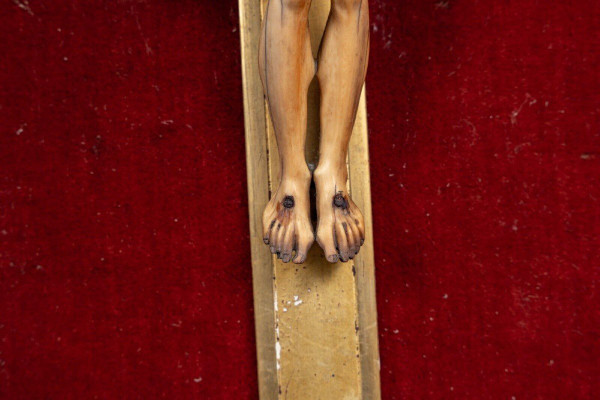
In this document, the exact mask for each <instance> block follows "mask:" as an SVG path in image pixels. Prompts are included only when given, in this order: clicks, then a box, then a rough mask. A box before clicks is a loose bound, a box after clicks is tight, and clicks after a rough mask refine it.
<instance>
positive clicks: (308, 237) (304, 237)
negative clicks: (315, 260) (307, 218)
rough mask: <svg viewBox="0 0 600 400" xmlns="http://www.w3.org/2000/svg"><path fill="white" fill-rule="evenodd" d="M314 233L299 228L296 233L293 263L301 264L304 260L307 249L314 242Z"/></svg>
mask: <svg viewBox="0 0 600 400" xmlns="http://www.w3.org/2000/svg"><path fill="white" fill-rule="evenodd" d="M314 240H315V239H314V234H313V233H312V229H311V230H308V229H307V230H299V232H297V234H296V256H295V257H294V263H296V264H302V263H303V262H304V261H306V257H307V255H308V250H310V247H311V246H312V244H313V242H314Z"/></svg>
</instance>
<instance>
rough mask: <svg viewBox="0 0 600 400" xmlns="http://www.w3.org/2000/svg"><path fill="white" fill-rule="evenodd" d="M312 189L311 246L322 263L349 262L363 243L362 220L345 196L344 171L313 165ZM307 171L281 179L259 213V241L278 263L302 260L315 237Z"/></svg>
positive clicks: (363, 230) (345, 174) (301, 261)
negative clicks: (312, 213)
mask: <svg viewBox="0 0 600 400" xmlns="http://www.w3.org/2000/svg"><path fill="white" fill-rule="evenodd" d="M314 179H315V186H316V189H317V217H318V222H317V234H316V240H317V243H319V245H320V246H321V248H322V249H323V251H324V252H325V257H326V258H327V261H329V262H331V263H335V262H337V261H339V260H341V261H343V262H346V261H348V260H350V259H353V258H354V256H355V255H356V254H357V253H358V251H359V250H360V247H361V246H362V244H363V243H364V240H365V224H364V220H363V215H362V213H361V212H360V210H359V209H358V207H357V206H356V204H354V202H353V201H352V200H351V199H350V197H349V196H348V192H347V191H346V180H347V173H346V166H345V165H342V166H340V167H339V168H330V167H321V166H319V167H318V168H317V169H316V170H315V173H314ZM310 182H311V175H310V172H309V171H308V169H306V171H304V172H302V173H301V176H284V177H282V179H281V183H280V185H279V188H278V189H277V192H276V193H275V194H274V195H273V197H272V198H271V200H270V201H269V203H268V204H267V206H266V207H265V211H264V213H263V232H264V236H263V238H264V239H263V240H264V242H265V244H267V245H268V246H269V247H270V249H271V253H273V254H277V258H280V259H281V260H282V261H283V262H284V263H287V262H289V261H293V262H294V263H296V264H301V263H303V262H304V261H305V260H306V256H307V254H308V251H309V249H310V247H311V246H312V244H313V242H314V240H315V234H314V231H313V227H312V224H311V221H310V197H309V190H310Z"/></svg>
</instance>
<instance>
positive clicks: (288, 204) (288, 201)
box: [281, 196, 294, 208]
mask: <svg viewBox="0 0 600 400" xmlns="http://www.w3.org/2000/svg"><path fill="white" fill-rule="evenodd" d="M281 204H282V205H283V207H285V208H293V207H294V197H293V196H285V197H284V198H283V201H282V202H281Z"/></svg>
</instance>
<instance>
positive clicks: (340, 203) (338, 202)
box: [333, 192, 348, 210]
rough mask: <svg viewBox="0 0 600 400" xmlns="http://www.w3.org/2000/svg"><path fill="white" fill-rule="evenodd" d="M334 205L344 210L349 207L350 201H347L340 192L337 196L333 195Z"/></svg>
mask: <svg viewBox="0 0 600 400" xmlns="http://www.w3.org/2000/svg"><path fill="white" fill-rule="evenodd" d="M333 205H334V206H336V207H338V208H341V209H342V210H345V209H346V208H348V203H347V202H346V199H345V198H344V195H343V194H342V192H338V193H337V194H336V195H335V196H333Z"/></svg>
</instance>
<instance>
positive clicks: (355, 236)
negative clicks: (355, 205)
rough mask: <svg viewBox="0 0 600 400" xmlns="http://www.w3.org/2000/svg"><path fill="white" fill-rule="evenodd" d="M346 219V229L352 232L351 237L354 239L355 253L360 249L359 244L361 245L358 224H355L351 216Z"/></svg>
mask: <svg viewBox="0 0 600 400" xmlns="http://www.w3.org/2000/svg"><path fill="white" fill-rule="evenodd" d="M347 221H348V231H349V232H351V233H352V237H353V239H354V255H356V254H357V253H358V252H359V250H360V246H361V245H362V242H363V240H362V239H361V236H360V231H359V230H358V226H356V224H355V223H354V221H353V219H352V217H348V219H347ZM353 257H354V256H353Z"/></svg>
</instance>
